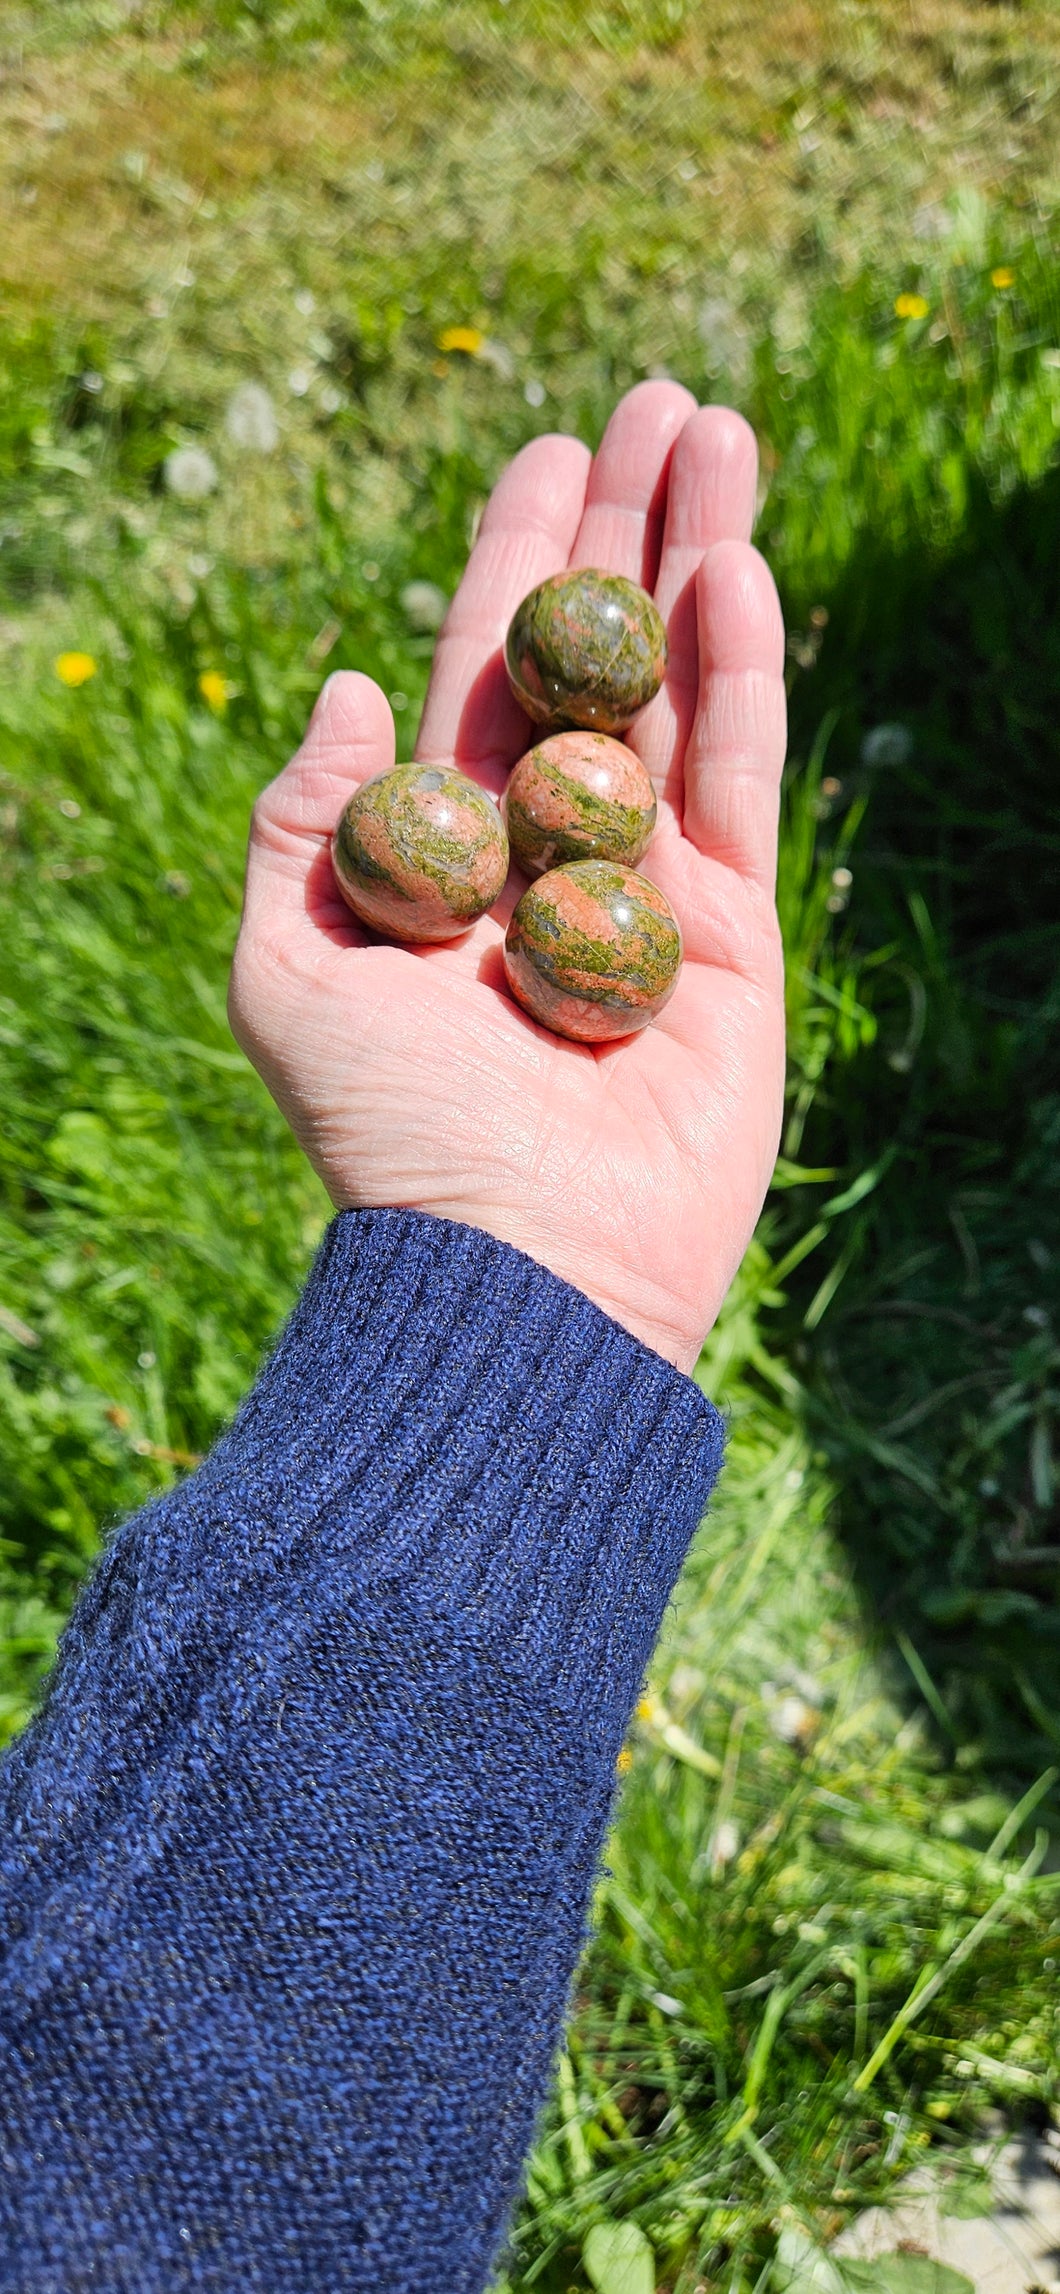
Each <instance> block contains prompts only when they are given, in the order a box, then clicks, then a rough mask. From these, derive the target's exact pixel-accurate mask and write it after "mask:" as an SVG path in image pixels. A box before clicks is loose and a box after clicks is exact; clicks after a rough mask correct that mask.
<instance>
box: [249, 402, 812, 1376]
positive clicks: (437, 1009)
mask: <svg viewBox="0 0 1060 2294" xmlns="http://www.w3.org/2000/svg"><path fill="white" fill-rule="evenodd" d="M755 479H756V455H755V446H754V440H753V437H752V435H751V432H750V431H749V430H748V428H747V425H746V423H744V422H743V421H742V420H741V418H740V417H739V416H738V415H735V414H731V413H728V412H726V411H724V410H722V409H720V408H714V407H703V408H697V407H696V405H695V402H694V400H693V399H691V398H690V397H689V395H688V393H687V392H686V391H684V390H682V389H680V388H679V386H678V385H677V384H675V383H670V382H648V383H642V384H641V385H640V386H639V387H638V388H637V389H636V390H633V391H631V392H630V393H629V395H628V397H626V398H625V399H623V400H622V402H621V404H620V405H619V406H618V408H617V409H616V412H615V414H614V415H613V417H612V419H611V422H610V424H609V425H608V429H607V431H606V433H605V436H604V439H603V442H602V444H601V447H600V451H599V453H598V454H597V455H596V457H595V459H593V458H591V457H590V455H589V453H588V451H587V449H586V448H585V447H584V446H582V445H581V444H580V443H579V441H578V440H577V439H574V438H569V437H563V436H556V437H548V438H539V439H537V440H535V441H534V442H533V443H532V444H531V445H529V446H527V447H525V448H524V449H523V451H522V453H521V454H519V455H517V456H516V459H515V461H514V462H513V463H512V464H511V465H510V467H509V468H508V470H506V472H505V473H504V476H503V477H502V478H501V479H500V481H499V483H498V485H497V486H496V488H495V489H494V492H493V494H492V496H491V499H490V502H489V504H488V506H487V509H486V512H485V515H484V517H483V519H482V524H481V528H480V531H479V536H478V540H477V542H476V544H475V547H474V550H473V552H472V555H471V558H470V560H469V563H468V566H467V570H466V573H465V575H464V578H463V581H462V582H461V584H460V588H459V590H458V591H457V594H456V597H455V598H454V600H453V604H452V606H451V608H450V611H449V614H448V616H447V619H446V622H445V626H444V628H443V631H442V634H441V637H440V639H439V643H438V648H437V652H436V656H435V662H434V668H433V672H432V677H431V684H430V691H429V693H428V696H427V703H426V707H425V709H424V714H423V721H422V724H421V727H420V732H419V737H418V740H417V743H416V752H415V753H416V756H417V757H418V758H422V759H426V760H429V761H431V762H446V763H450V762H453V761H454V760H455V762H456V763H457V764H458V765H459V766H460V768H461V769H462V770H463V771H464V772H466V773H469V774H471V775H472V776H473V777H474V778H475V779H476V780H479V781H481V782H482V783H483V784H484V785H485V786H486V787H487V788H489V789H490V790H492V791H493V792H494V793H496V792H497V791H499V790H500V789H501V788H502V787H503V785H504V782H505V779H506V776H507V772H508V770H509V768H510V766H511V765H512V763H513V762H514V760H515V758H516V757H517V756H519V755H521V754H522V752H523V750H524V749H526V748H527V747H529V745H530V742H531V740H532V739H533V737H534V735H533V732H532V729H531V728H530V727H529V725H528V722H527V719H526V718H525V717H524V716H523V714H522V712H521V711H520V710H519V709H518V708H517V707H516V705H515V703H514V701H513V700H512V698H511V695H510V693H509V692H508V688H507V684H506V680H505V676H504V669H503V662H502V653H501V649H502V646H503V641H504V635H505V631H506V629H507V625H508V622H509V620H510V618H511V615H512V613H513V611H514V609H515V607H516V606H517V605H518V604H519V602H520V600H521V599H522V598H523V597H524V596H525V595H526V593H527V591H528V590H530V589H532V588H533V587H534V586H535V584H536V583H537V582H539V581H542V580H544V578H545V577H546V575H549V574H553V573H556V572H558V571H559V570H560V569H561V568H563V567H564V566H567V565H595V566H602V567H606V568H607V569H608V570H610V571H611V572H614V573H622V574H627V575H630V576H632V578H633V579H634V580H636V581H640V582H642V583H643V584H644V585H645V586H646V587H647V588H650V589H652V590H653V591H654V595H655V597H656V600H657V602H658V605H659V608H660V611H661V612H662V614H663V618H664V620H665V621H666V623H667V627H668V631H669V639H670V660H669V669H668V674H667V679H666V684H665V686H664V688H663V690H662V691H661V692H660V693H659V694H658V695H657V697H656V699H655V700H654V701H653V702H652V703H651V705H650V706H649V707H648V708H647V709H645V710H643V711H642V713H641V715H640V716H639V718H638V719H637V720H636V722H635V724H634V725H633V727H632V728H631V730H630V732H629V733H628V734H627V735H626V736H625V738H626V739H627V740H628V741H629V742H630V744H631V746H632V747H634V748H636V749H637V750H638V752H639V754H640V755H641V756H642V757H643V759H644V761H645V763H646V764H647V765H648V767H649V769H650V771H651V772H652V774H653V776H654V778H655V782H656V787H657V790H658V795H659V823H658V827H657V830H656V833H655V836H654V838H653V841H652V843H651V845H650V847H649V849H648V852H647V854H646V856H645V859H644V862H643V863H642V866H643V869H644V872H645V873H646V874H647V875H648V876H650V877H652V879H653V880H654V881H655V882H656V883H657V884H658V885H659V886H660V887H661V889H662V890H663V891H664V892H665V893H666V895H667V897H668V898H669V899H670V901H671V902H672V903H673V906H674V908H675V910H676V912H677V915H678V917H679V919H680V922H681V927H682V931H683V934H684V943H685V964H684V969H683V971H682V973H681V976H680V979H679V981H678V985H677V988H676V991H675V993H674V995H673V996H672V998H671V1000H670V1002H669V1003H668V1005H667V1006H666V1008H665V1010H664V1011H663V1013H662V1014H661V1016H660V1017H659V1019H657V1020H656V1022H655V1023H654V1025H653V1026H651V1027H649V1028H647V1029H645V1030H644V1031H643V1033H642V1034H640V1035H637V1036H633V1037H629V1038H627V1039H626V1040H625V1041H623V1042H619V1043H613V1044H605V1045H599V1046H596V1045H582V1044H573V1043H567V1042H564V1041H561V1040H560V1039H559V1038H558V1037H556V1036H554V1035H551V1034H550V1033H549V1032H548V1030H547V1029H545V1028H542V1027H539V1026H538V1025H537V1024H536V1023H535V1022H534V1021H533V1020H531V1019H529V1018H528V1017H527V1015H526V1014H525V1013H524V1012H523V1011H522V1010H520V1008H519V1006H518V1005H517V1004H515V1003H514V1002H513V1001H512V998H511V997H510V995H509V994H508V992H507V989H506V987H505V982H504V972H503V965H502V960H501V948H502V942H503V934H504V927H505V924H506V922H507V919H508V916H509V914H510V912H511V907H512V905H513V904H514V901H515V899H517V898H518V895H519V892H520V891H521V889H522V881H523V880H521V879H519V878H518V877H513V878H512V880H511V881H510V883H509V886H508V889H507V892H506V893H505V896H504V899H503V901H502V902H500V903H498V905H497V908H496V909H495V910H494V911H493V912H492V913H491V914H490V915H488V916H484V917H482V918H480V920H479V922H478V923H477V924H476V925H475V926H474V927H473V928H472V930H471V931H469V932H468V933H467V934H466V935H465V936H464V937H463V938H462V939H460V940H457V941H451V942H449V943H447V944H445V945H442V946H432V947H417V948H409V947H399V946H391V945H389V944H387V943H385V942H382V941H380V940H377V939H376V938H375V937H374V936H373V935H372V934H371V933H369V932H367V931H366V930H364V929H363V928H362V927H361V926H360V924H359V923H358V922H357V920H356V919H355V918H354V917H353V916H352V915H351V913H350V911H349V909H348V908H347V907H346V906H345V905H344V903H343V901H342V899H341V898H340V896H339V894H338V892H337V891H336V889H335V886H334V883H333V880H332V874H331V863H330V850H329V847H330V831H331V830H332V829H333V827H334V825H335V822H336V820H337V818H338V815H339V813H340V811H341V809H342V807H343V805H344V804H345V802H346V800H347V798H348V797H349V795H350V793H351V791H352V790H353V789H355V788H356V787H358V786H359V784H360V783H361V782H362V781H365V780H367V779H369V778H370V777H371V776H372V775H373V774H375V773H379V772H383V771H385V770H386V768H387V767H388V766H389V765H390V764H391V763H392V762H393V758H394V727H393V720H392V717H391V714H390V709H389V706H388V704H387V701H386V698H385V696H384V695H383V694H382V693H381V692H380V690H379V688H378V686H376V685H374V684H373V683H372V682H371V680H370V679H369V678H367V677H362V676H360V675H358V674H356V673H354V672H343V673H340V674H338V675H337V676H335V677H332V678H331V679H330V680H329V682H328V684H327V685H326V686H325V688H324V691H323V693H322V694H321V696H320V699H319V701H318V703H317V706H316V709H315V711H314V714H313V718H312V721H311V723H310V726H309V730H308V732H307V735H306V739H305V741H304V743H303V745H302V747H301V749H300V750H299V752H298V754H297V756H296V757H295V758H294V759H293V760H292V762H291V763H290V764H289V765H288V766H287V768H286V770H285V771H284V772H282V773H281V774H280V775H279V777H278V778H277V779H276V780H275V781H273V783H272V784H271V786H270V787H269V788H267V789H266V790H265V792H264V794H263V796H262V797H261V798H260V799H259V802H258V804H257V806H256V807H255V812H254V820H253V828H252V834H251V843H250V857H249V863H248V870H247V889H246V902H245V908H244V916H243V924H242V928H241V931H240V937H239V943H238V946H237V949H236V956H235V963H234V966H233V974H232V990H231V998H230V1009H231V1017H232V1025H233V1028H234V1030H235V1033H236V1035H237V1037H238V1039H239V1041H240V1042H241V1043H242V1045H243V1047H244V1049H245V1050H246V1051H247V1052H248V1054H249V1056H250V1058H251V1059H252V1060H253V1061H254V1063H255V1065H256V1066H257V1067H258V1069H259V1070H260V1072H261V1074H262V1076H263V1077H264V1079H265V1081H266V1083H267V1084H268V1086H269V1088H270V1090H271V1091H272V1092H273V1094H274V1096H275V1098H276V1100H277V1101H278V1103H279V1105H280V1107H281V1109H282V1110H283V1113H284V1114H285V1115H286V1117H287V1119H288V1121H289V1122H290V1123H291V1125H292V1127H293V1129H294V1131H295V1133H296V1135H297V1137H298V1138H299V1140H300V1141H301V1143H302V1145H303V1147H304V1148H305V1150H306V1153H307V1154H308V1155H309V1157H310V1160H311V1161H312V1163H313V1164H314V1165H315V1167H316V1169H317V1171H318V1172H319V1173H320V1175H321V1177H322V1179H323V1181H324V1183H325V1186H326V1187H327V1189H328V1192H329V1193H330V1195H331V1197H332V1200H333V1201H334V1202H335V1203H336V1204H337V1205H340V1206H348V1205H358V1206H368V1207H382V1206H390V1205H406V1206H409V1207H411V1208H414V1209H417V1210H422V1211H429V1212H433V1213H435V1214H436V1215H438V1216H440V1217H444V1218H451V1219H457V1220H461V1221H464V1222H466V1223H469V1224H472V1225H475V1226H479V1227H483V1228H485V1229H487V1230H488V1231H489V1232H490V1233H491V1234H494V1235H496V1236H498V1237H500V1238H501V1239H502V1240H504V1241H506V1242H509V1243H513V1244H515V1245H517V1246H518V1247H519V1248H520V1249H522V1250H524V1251H527V1252H528V1253H529V1254H530V1256H531V1257H533V1258H535V1259H538V1260H540V1261H541V1262H542V1263H543V1264H544V1265H546V1266H548V1267H551V1268H552V1270H553V1271H554V1272H555V1273H556V1274H559V1275H562V1276H563V1277H564V1278H565V1279H566V1280H567V1281H568V1282H571V1283H574V1284H575V1285H576V1286H577V1287H578V1288H579V1289H581V1290H583V1291H585V1292H586V1293H588V1295H589V1296H590V1297H591V1298H594V1299H595V1300H596V1301H597V1303H598V1304H599V1305H600V1306H602V1307H603V1308H604V1309H605V1311H606V1312H607V1313H609V1314H611V1315H613V1316H614V1317H615V1318H616V1320H617V1321H619V1322H621V1323H623V1324H625V1326H626V1327H627V1328H628V1329H630V1330H632V1331H634V1332H635V1333H636V1334H637V1336H638V1337H640V1338H643V1339H644V1340H645V1341H646V1343H647V1344H648V1345H650V1346H653V1347H654V1348H656V1350H657V1351H658V1352H659V1353H661V1354H663V1355H665V1356H666V1357H667V1358H668V1359H669V1360H670V1361H672V1362H675V1363H677V1364H678V1365H679V1366H680V1367H681V1368H684V1369H687V1368H689V1367H691V1364H692V1363H693V1362H694V1360H695V1357H696V1354H697V1352H698V1350H699V1347H700V1345H701V1343H702V1340H703V1337H704V1335H705V1333H706V1331H707V1330H708V1329H709V1327H710V1324H711V1322H712V1321H713V1319H714V1316H715V1315H716V1313H717V1311H718V1308H719V1306H720V1304H721V1301H722V1299H723V1298H724V1296H725V1292H726V1290H727V1288H728V1286H729V1283H730V1282H731V1280H732V1277H733V1274H734V1273H735V1270H736V1267H737V1265H738V1264H739V1260H740V1258H741V1256H742V1253H743V1251H744V1248H745V1246H746V1243H747V1240H748V1237H749V1235H750V1232H751V1229H752V1227H753V1224H754V1221H755V1219H756V1217H757V1214H758V1211H759V1208H760V1205H761V1202H762V1198H763V1195H764V1193H765V1189H766V1186H767V1185H768V1181H769V1176H770V1172H771V1170H772V1165H773V1158H774V1155H775V1152H776V1142H777V1134H778V1126H779V1118H780V1105H781V1091H782V1077H783V997H782V974H781V956H780V945H779V935H778V932H777V924H776V916H775V910H774V904H773V877H774V870H775V860H776V821H777V790H778V784H779V778H780V768H781V765H782V762H783V754H784V686H783V677H782V670H783V634H782V628H781V620H780V611H779V607H778V604H777V599H776V592H775V590H774V587H773V583H772V580H771V578H770V575H769V573H768V571H767V569H766V567H765V565H764V564H763V562H762V560H761V558H760V557H759V556H758V555H757V553H756V552H755V551H754V550H753V549H752V548H751V547H750V544H749V539H748V537H749V535H750V531H751V523H752V518H753V513H754V498H755Z"/></svg>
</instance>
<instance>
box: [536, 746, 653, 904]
mask: <svg viewBox="0 0 1060 2294" xmlns="http://www.w3.org/2000/svg"><path fill="white" fill-rule="evenodd" d="M501 809H502V811H503V813H504V819H505V825H506V827H507V830H508V842H509V844H510V845H511V848H512V855H513V858H514V859H516V860H517V861H518V862H519V866H520V868H525V870H526V873H527V875H528V876H540V875H542V874H543V872H544V871H545V869H548V868H560V867H562V866H563V865H564V863H565V862H567V861H570V860H616V861H620V862H621V864H622V866H623V867H624V868H635V867H636V865H637V862H638V860H639V859H640V858H641V855H642V854H643V853H644V852H645V851H646V850H647V847H648V843H649V840H650V838H651V834H652V830H653V829H654V827H655V813H656V806H655V790H654V789H653V787H652V782H651V774H650V773H649V771H648V768H647V766H646V765H642V763H641V761H640V758H639V757H638V756H637V755H635V753H634V751H633V750H632V749H627V747H626V745H625V742H624V741H615V740H612V738H611V735H610V733H587V732H584V731H582V730H581V729H580V728H578V729H576V730H575V731H573V732H569V733H551V734H550V735H549V738H548V740H547V741H540V742H539V743H538V746H537V747H536V749H528V750H527V753H526V755H525V757H520V759H519V762H518V764H517V765H516V766H514V768H513V770H512V776H511V779H510V780H509V782H508V786H507V789H506V790H505V793H504V797H503V799H502V807H501Z"/></svg>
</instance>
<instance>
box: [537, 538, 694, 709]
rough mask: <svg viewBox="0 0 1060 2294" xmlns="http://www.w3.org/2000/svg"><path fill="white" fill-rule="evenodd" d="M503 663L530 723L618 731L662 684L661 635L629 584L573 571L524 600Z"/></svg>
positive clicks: (649, 604)
mask: <svg viewBox="0 0 1060 2294" xmlns="http://www.w3.org/2000/svg"><path fill="white" fill-rule="evenodd" d="M504 658H505V662H506V664H507V669H508V676H509V680H510V682H511V687H512V691H513V693H514V694H515V698H516V700H517V701H518V702H519V703H520V705H521V706H522V708H524V709H525V710H526V713H527V715H528V716H529V717H532V718H533V719H534V722H535V724H539V725H547V726H548V728H549V730H550V731H551V732H558V731H560V730H561V728H562V727H563V726H564V725H587V726H590V727H591V728H592V729H593V731H595V732H598V733H621V732H622V731H623V729H624V727H625V726H626V725H629V724H631V723H632V720H633V718H634V717H635V716H636V714H637V711H638V709H643V708H644V705H645V703H646V702H648V701H650V700H651V698H652V695H653V693H657V692H658V690H659V687H660V685H661V684H662V681H663V677H664V675H665V673H666V631H665V628H664V627H663V621H662V616H661V614H660V612H659V609H658V607H657V606H656V605H655V604H654V603H653V601H652V599H651V598H650V597H649V596H648V593H647V590H644V589H639V588H638V587H637V584H636V582H635V581H627V580H626V579H625V576H624V575H623V574H609V573H599V572H595V571H594V570H593V568H592V567H589V566H579V567H576V568H574V569H573V570H572V571H571V572H569V573H562V574H553V575H552V577H551V579H550V580H549V581H543V582H541V583H540V585H539V587H538V588H537V589H532V590H531V592H530V595H529V597H524V599H523V602H522V604H521V606H519V608H518V610H517V611H516V613H515V614H514V615H513V616H512V621H511V626H510V628H509V630H508V636H507V641H506V644H505V649H504Z"/></svg>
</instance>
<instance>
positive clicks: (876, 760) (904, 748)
mask: <svg viewBox="0 0 1060 2294" xmlns="http://www.w3.org/2000/svg"><path fill="white" fill-rule="evenodd" d="M912 754H913V736H912V734H911V732H910V730H909V727H908V725H897V724H895V725H873V727H872V729H871V731H870V732H868V733H866V735H865V738H864V740H863V741H862V744H861V762H862V764H863V765H907V764H908V763H909V759H910V757H911V756H912Z"/></svg>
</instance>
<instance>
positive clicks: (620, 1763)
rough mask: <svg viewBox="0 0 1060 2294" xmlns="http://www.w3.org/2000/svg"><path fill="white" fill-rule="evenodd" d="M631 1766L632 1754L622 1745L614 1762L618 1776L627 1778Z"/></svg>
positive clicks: (626, 1746)
mask: <svg viewBox="0 0 1060 2294" xmlns="http://www.w3.org/2000/svg"><path fill="white" fill-rule="evenodd" d="M632 1766H633V1754H632V1753H631V1751H630V1749H629V1746H628V1744H624V1745H623V1747H622V1750H621V1752H620V1753H619V1756H618V1759H617V1760H616V1762H615V1768H616V1770H617V1772H618V1774H619V1776H628V1775H629V1772H630V1769H631V1768H632Z"/></svg>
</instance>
